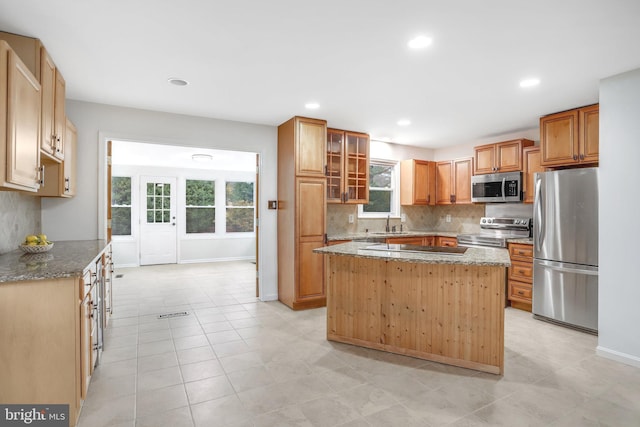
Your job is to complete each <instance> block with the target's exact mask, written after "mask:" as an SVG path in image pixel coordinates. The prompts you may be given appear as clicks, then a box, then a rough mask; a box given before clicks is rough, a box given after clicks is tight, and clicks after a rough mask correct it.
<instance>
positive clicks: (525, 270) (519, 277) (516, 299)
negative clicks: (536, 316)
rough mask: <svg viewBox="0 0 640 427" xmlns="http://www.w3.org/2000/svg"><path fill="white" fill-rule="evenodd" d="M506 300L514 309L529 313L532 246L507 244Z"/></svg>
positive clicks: (531, 296) (531, 290)
mask: <svg viewBox="0 0 640 427" xmlns="http://www.w3.org/2000/svg"><path fill="white" fill-rule="evenodd" d="M509 256H510V258H511V267H509V273H508V274H509V280H508V290H507V299H508V300H509V303H510V304H511V306H512V307H514V308H519V309H521V310H526V311H531V303H532V298H533V245H529V244H521V243H509Z"/></svg>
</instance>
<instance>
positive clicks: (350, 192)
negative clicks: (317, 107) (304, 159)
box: [327, 129, 369, 204]
mask: <svg viewBox="0 0 640 427" xmlns="http://www.w3.org/2000/svg"><path fill="white" fill-rule="evenodd" d="M327 203H352V204H367V203H369V135H367V134H364V133H357V132H348V131H343V130H338V129H327Z"/></svg>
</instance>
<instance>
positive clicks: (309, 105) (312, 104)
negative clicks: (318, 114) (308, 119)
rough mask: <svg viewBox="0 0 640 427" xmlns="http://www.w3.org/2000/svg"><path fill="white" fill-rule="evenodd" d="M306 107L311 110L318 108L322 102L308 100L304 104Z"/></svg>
mask: <svg viewBox="0 0 640 427" xmlns="http://www.w3.org/2000/svg"><path fill="white" fill-rule="evenodd" d="M304 108H307V109H309V110H317V109H318V108H320V104H318V103H317V102H307V103H306V104H304Z"/></svg>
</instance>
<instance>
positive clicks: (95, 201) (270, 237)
mask: <svg viewBox="0 0 640 427" xmlns="http://www.w3.org/2000/svg"><path fill="white" fill-rule="evenodd" d="M67 115H68V116H69V118H70V119H71V121H72V122H73V123H74V124H75V125H76V127H77V128H78V185H77V188H78V193H77V195H76V196H75V197H74V198H72V199H70V200H61V199H43V200H42V229H43V230H47V233H48V235H49V236H50V238H51V240H54V241H55V240H85V239H97V238H104V230H105V229H104V218H105V212H104V209H103V206H104V193H105V191H106V186H105V182H104V181H105V180H104V166H105V163H104V158H105V153H104V150H105V147H106V144H105V141H106V140H107V139H117V140H131V141H138V142H151V143H157V144H169V145H182V146H190V147H205V148H217V149H226V150H237V151H251V152H255V153H259V154H260V158H261V170H260V189H259V200H260V201H261V204H260V206H259V208H260V221H261V223H260V239H259V241H260V248H259V253H260V260H259V262H260V275H261V277H260V285H261V292H260V295H261V297H262V299H264V300H272V299H277V289H278V286H277V270H276V268H277V262H276V260H277V244H276V237H277V234H276V233H277V230H276V228H277V221H276V211H274V210H267V200H276V199H277V185H276V184H277V175H276V168H277V129H276V128H275V127H273V126H264V125H255V124H248V123H241V122H232V121H225V120H215V119H207V118H201V117H191V116H183V115H177V114H168V113H161V112H154V111H146V110H136V109H131V108H123V107H114V106H109V105H102V104H94V103H87V102H81V101H67ZM285 119H286V118H285ZM283 121H284V120H283Z"/></svg>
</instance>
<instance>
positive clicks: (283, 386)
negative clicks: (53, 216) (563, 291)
mask: <svg viewBox="0 0 640 427" xmlns="http://www.w3.org/2000/svg"><path fill="white" fill-rule="evenodd" d="M116 274H122V275H123V277H122V278H117V279H115V280H114V291H113V293H114V306H115V313H114V315H113V318H112V320H111V323H110V326H109V329H108V331H107V332H106V350H105V351H104V353H103V355H102V363H101V364H100V366H99V367H98V368H97V369H96V371H95V373H94V376H93V378H92V380H91V385H90V387H89V393H88V397H87V399H86V401H85V403H84V407H83V409H82V413H81V416H80V422H79V425H80V426H81V427H101V426H118V427H119V426H129V427H131V426H138V427H142V426H145V427H146V426H149V427H158V426H171V427H174V426H177V427H180V426H194V425H195V426H207V427H215V426H239V427H241V426H242V427H244V426H256V427H261V426H274V427H275V426H277V427H281V426H338V425H340V426H352V427H356V426H385V427H386V426H402V427H409V426H444V425H447V426H460V427H461V426H515V427H519V426H576V427H577V426H580V427H582V426H616V427H618V426H639V425H640V369H637V368H633V367H630V366H627V365H623V364H619V363H616V362H613V361H610V360H607V359H604V358H601V357H598V356H596V355H595V347H596V345H597V338H596V337H594V336H591V335H587V334H583V333H580V332H576V331H573V330H570V329H566V328H562V327H558V326H556V325H551V324H548V323H544V322H540V321H537V320H534V319H532V318H531V315H530V314H529V313H526V312H523V311H519V310H514V309H507V310H506V316H505V374H504V376H495V375H490V374H482V373H478V372H475V371H470V370H466V369H462V368H454V367H450V366H446V365H441V364H437V363H431V362H427V361H423V360H419V359H413V358H409V357H404V356H398V355H392V354H388V353H383V352H378V351H374V350H367V349H362V348H358V347H353V346H349V345H343V344H337V343H331V342H328V341H326V339H325V313H326V312H325V310H324V309H315V310H307V311H302V312H293V311H291V310H289V309H288V308H287V307H285V306H284V305H282V304H280V303H278V302H269V303H263V302H259V301H257V300H256V298H255V297H254V292H255V282H254V277H255V265H254V264H252V263H249V262H229V263H215V264H190V265H167V266H152V267H140V268H128V269H118V270H117V271H116ZM177 311H188V312H189V315H188V316H184V317H176V318H172V319H164V320H158V318H157V315H158V314H161V313H169V312H177Z"/></svg>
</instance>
